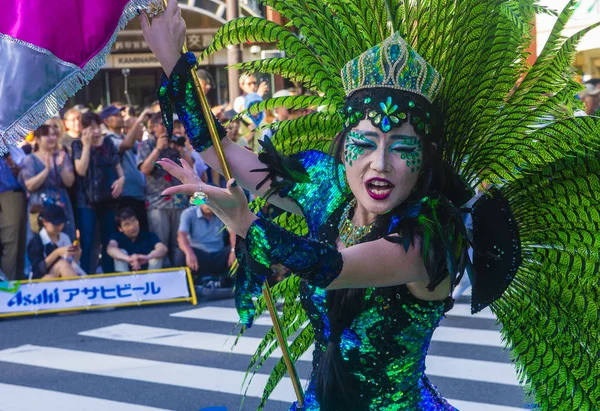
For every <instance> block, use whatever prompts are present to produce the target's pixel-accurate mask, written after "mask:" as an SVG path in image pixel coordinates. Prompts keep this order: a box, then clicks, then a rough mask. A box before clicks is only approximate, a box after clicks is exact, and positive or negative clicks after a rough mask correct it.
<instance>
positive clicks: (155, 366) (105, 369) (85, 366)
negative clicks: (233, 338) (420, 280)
mask: <svg viewBox="0 0 600 411" xmlns="http://www.w3.org/2000/svg"><path fill="white" fill-rule="evenodd" d="M0 362H8V363H12V364H21V365H30V366H35V367H43V368H50V369H55V370H62V371H69V372H76V373H84V374H91V375H99V376H105V377H114V378H121V379H128V380H135V381H143V382H150V383H157V384H166V385H174V386H178V387H186V388H192V389H199V390H205V391H217V392H222V393H228V394H235V395H240V394H241V384H242V381H243V378H244V375H245V373H244V372H242V371H231V370H224V369H220V368H210V367H202V366H197V365H185V364H174V363H168V362H161V361H154V360H143V359H138V358H130V357H122V356H116V355H109V354H99V353H93V352H87V351H77V350H68V349H63V348H53V347H42V346H36V345H23V346H20V347H16V348H9V349H5V350H1V351H0ZM479 362H482V361H479ZM455 365H458V364H455ZM459 366H465V364H460V365H459ZM470 371H472V369H470ZM267 378H268V376H267V375H263V374H257V375H255V376H254V381H253V383H252V385H250V388H249V389H248V392H247V395H248V396H249V397H257V398H260V397H261V396H262V390H263V387H264V386H265V384H266V382H267ZM301 384H302V385H303V386H306V381H305V380H301ZM8 387H12V386H8ZM2 388H3V387H2V386H1V385H0V397H1V398H2V401H3V402H2V404H3V406H4V405H5V403H4V400H5V399H6V398H10V395H8V396H7V395H1V393H2ZM39 391H45V390H39ZM53 394H57V393H53ZM58 394H60V393H58ZM11 395H14V394H12V393H11ZM63 395H70V394H63ZM15 397H16V396H15ZM77 397H80V396H77ZM65 398H66V397H65ZM83 398H86V400H87V398H89V397H83ZM294 398H295V397H294V391H293V388H292V384H291V381H290V379H289V378H284V379H283V381H282V382H281V383H280V384H279V385H278V386H277V388H276V389H275V390H274V391H273V393H272V394H271V400H274V401H283V402H288V403H289V402H292V401H293V400H294ZM93 400H96V399H93ZM78 401H80V399H79V398H77V399H75V398H73V401H72V402H69V403H68V404H67V405H64V406H62V407H60V410H61V411H70V410H73V411H75V410H78V411H79V410H82V409H85V408H84V407H82V406H81V405H80V404H81V403H80V402H79V403H78ZM81 401H83V400H81ZM99 401H100V400H99ZM104 401H107V400H104ZM40 402H41V401H40ZM448 402H450V403H451V404H453V405H455V406H456V407H457V408H459V409H460V410H461V411H475V410H477V411H480V410H487V411H517V410H519V409H518V408H513V407H503V406H495V405H490V404H484V403H476V402H469V401H460V400H452V399H449V400H448ZM53 403H54V402H53V401H49V402H46V404H53ZM65 403H66V401H65ZM114 403H115V404H117V405H118V406H123V407H124V406H128V405H129V404H124V403H118V402H114ZM109 405H110V404H109ZM68 406H73V407H74V408H68ZM75 407H76V408H75ZM138 407H140V406H138ZM42 408H43V409H49V408H47V407H42ZM42 408H39V407H23V408H14V410H13V409H8V410H7V411H21V410H27V411H28V410H30V409H42ZM91 409H110V410H111V411H112V410H115V411H138V410H139V411H151V410H157V409H156V408H149V407H143V408H116V407H112V406H107V407H100V408H91ZM50 410H52V409H51V408H50Z"/></svg>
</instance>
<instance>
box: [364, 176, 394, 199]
mask: <svg viewBox="0 0 600 411" xmlns="http://www.w3.org/2000/svg"><path fill="white" fill-rule="evenodd" d="M365 188H366V190H367V194H369V196H370V197H371V198H372V199H373V200H379V201H381V200H385V199H386V198H388V197H389V196H390V194H392V190H393V189H394V185H393V184H392V183H391V182H390V181H389V180H386V179H385V178H379V177H374V178H370V179H368V180H367V182H366V183H365Z"/></svg>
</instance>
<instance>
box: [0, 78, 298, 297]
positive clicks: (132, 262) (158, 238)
mask: <svg viewBox="0 0 600 411" xmlns="http://www.w3.org/2000/svg"><path fill="white" fill-rule="evenodd" d="M198 74H199V77H200V82H201V85H202V88H203V89H204V91H205V92H208V91H209V90H210V88H211V87H214V80H213V79H212V77H211V76H210V74H209V73H207V72H204V71H202V70H200V71H199V73H198ZM240 89H241V91H242V95H241V96H240V97H238V98H237V99H236V100H235V101H234V102H232V103H230V104H225V105H222V106H218V107H214V108H213V112H214V114H215V115H216V116H217V118H218V119H219V120H220V121H222V122H223V123H224V124H226V126H227V130H228V137H229V138H230V139H231V140H232V141H234V142H236V143H238V144H240V145H242V146H244V147H246V148H247V149H249V150H255V151H258V150H259V149H260V145H259V144H258V140H260V139H262V138H264V136H265V135H268V133H269V131H268V130H265V126H267V125H268V124H269V123H271V122H273V121H284V120H289V119H291V118H295V117H297V116H299V115H303V114H305V111H304V110H299V111H296V112H293V113H290V112H288V111H287V110H286V109H276V110H275V111H273V112H268V113H267V112H261V113H258V114H256V115H243V116H237V114H238V113H240V112H242V111H244V110H246V109H248V108H249V107H250V106H251V105H253V104H257V103H259V102H260V101H262V100H263V98H264V96H265V95H266V94H267V93H269V87H268V86H267V84H266V82H264V81H261V82H260V83H258V84H257V80H256V77H255V76H254V75H252V74H244V75H242V76H241V77H240ZM293 94H294V92H293V91H291V90H281V91H279V92H278V93H275V94H274V97H285V96H290V95H293ZM138 112H139V114H137V115H136V113H135V108H134V107H128V106H126V105H123V104H121V103H119V102H113V103H111V104H110V105H108V106H107V107H104V108H103V109H100V110H91V109H87V108H84V107H82V106H75V107H71V108H68V109H67V110H65V111H64V112H63V113H62V116H56V117H53V118H51V119H50V120H48V121H47V122H46V123H45V124H44V125H42V126H40V127H39V128H38V129H36V130H33V131H32V133H31V134H30V136H28V138H27V139H26V140H25V141H24V142H23V143H22V145H21V146H19V147H13V148H11V150H10V152H9V153H7V154H6V155H4V156H2V157H1V158H0V268H1V271H0V272H3V273H4V275H5V276H6V277H7V278H8V279H9V280H21V279H28V278H29V279H32V278H33V279H37V278H56V277H71V276H76V275H85V274H95V273H101V272H103V273H109V272H123V271H138V270H146V269H158V268H161V267H176V266H177V267H178V266H188V267H189V268H190V269H191V271H192V272H193V275H194V279H195V281H200V282H202V281H204V282H208V283H210V284H216V285H217V286H222V287H229V286H231V280H230V279H229V277H228V272H229V267H230V266H231V265H232V263H233V262H234V260H235V256H234V252H233V248H234V246H235V235H233V234H232V233H230V232H228V231H227V230H226V229H224V226H223V223H222V222H221V221H220V220H219V219H218V217H216V216H215V215H214V214H213V213H212V212H211V210H210V208H208V207H206V206H190V204H189V198H187V197H186V196H184V195H173V196H163V195H162V192H163V191H164V190H165V189H166V188H168V187H171V186H173V185H177V184H179V181H177V180H176V179H175V178H173V177H171V176H170V175H169V174H168V173H166V172H165V171H164V170H162V169H161V168H160V166H158V165H157V164H156V161H157V160H159V159H161V158H170V159H173V160H175V161H187V162H188V163H189V164H190V165H192V166H193V167H194V168H195V170H196V171H197V173H198V175H199V176H201V178H202V181H204V182H206V183H208V184H214V185H220V186H224V184H225V181H224V179H223V178H221V177H220V176H219V175H218V173H216V172H215V171H214V170H211V169H210V168H209V167H207V166H206V164H204V162H203V161H202V158H201V157H200V155H199V154H198V153H196V152H194V151H193V150H192V148H191V146H190V145H189V142H188V141H187V136H186V134H185V129H184V127H183V126H182V124H181V123H180V122H179V121H177V120H175V122H174V130H173V135H172V136H169V135H168V133H167V129H166V127H165V125H164V124H163V119H162V115H161V113H160V108H159V106H158V105H157V104H153V105H152V106H151V107H148V108H145V109H143V110H139V111H138ZM236 116H237V117H236Z"/></svg>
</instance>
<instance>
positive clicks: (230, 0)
mask: <svg viewBox="0 0 600 411" xmlns="http://www.w3.org/2000/svg"><path fill="white" fill-rule="evenodd" d="M226 7H227V9H226V17H227V21H231V20H234V19H237V18H238V17H239V16H240V3H239V1H238V0H227V2H226ZM241 62H242V48H241V46H240V45H239V44H236V45H233V46H229V47H228V48H227V65H228V66H229V67H230V68H229V69H228V70H227V80H228V84H229V103H231V104H232V105H233V101H234V100H235V99H236V97H238V96H239V95H240V86H239V84H238V79H239V78H240V71H239V69H237V68H233V67H232V66H233V65H234V64H238V63H241Z"/></svg>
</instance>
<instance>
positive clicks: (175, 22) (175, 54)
mask: <svg viewBox="0 0 600 411" xmlns="http://www.w3.org/2000/svg"><path fill="white" fill-rule="evenodd" d="M140 24H141V26H142V32H143V33H144V39H145V40H146V43H148V47H150V50H152V53H154V55H155V56H156V58H157V59H158V61H159V62H160V65H161V66H162V68H163V70H164V71H165V73H166V74H167V76H170V75H171V72H172V71H173V68H174V67H175V64H177V61H178V60H179V57H180V56H181V54H180V52H181V48H182V47H183V43H184V41H185V29H186V27H185V21H184V20H183V17H181V9H180V8H179V7H178V6H177V0H169V2H168V5H167V8H166V10H165V11H164V12H163V13H161V14H159V15H158V16H156V17H153V18H152V21H150V19H149V18H148V15H146V13H141V14H140Z"/></svg>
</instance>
